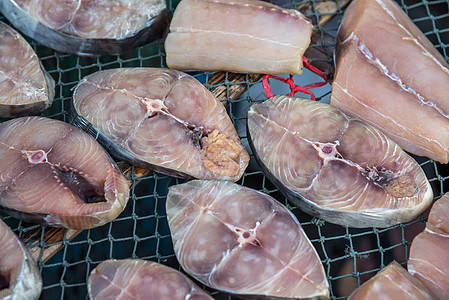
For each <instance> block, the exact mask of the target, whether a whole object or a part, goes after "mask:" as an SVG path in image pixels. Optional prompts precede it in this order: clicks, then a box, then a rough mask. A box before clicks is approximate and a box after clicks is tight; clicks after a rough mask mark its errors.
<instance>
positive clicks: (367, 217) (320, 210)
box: [247, 96, 433, 227]
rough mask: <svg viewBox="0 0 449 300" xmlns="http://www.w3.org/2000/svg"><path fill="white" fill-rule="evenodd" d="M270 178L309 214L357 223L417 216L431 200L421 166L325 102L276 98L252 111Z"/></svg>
mask: <svg viewBox="0 0 449 300" xmlns="http://www.w3.org/2000/svg"><path fill="white" fill-rule="evenodd" d="M247 128H248V140H249V142H250V146H251V149H252V150H253V153H254V156H255V158H256V160H257V161H258V162H259V164H260V166H261V167H262V170H263V171H264V173H265V174H266V176H267V177H268V178H269V179H270V180H271V181H272V182H273V183H274V184H275V185H276V186H277V187H278V188H279V189H280V190H281V191H282V192H283V193H284V195H285V196H286V197H287V198H288V199H289V200H290V201H292V202H293V203H294V204H295V205H297V206H298V207H299V208H301V209H302V210H303V211H305V212H307V213H309V214H311V215H313V216H315V217H319V218H321V219H323V220H325V221H328V222H330V223H336V224H339V225H342V226H350V227H388V226H391V225H394V224H397V223H401V222H407V221H410V220H413V219H414V218H415V217H417V216H418V215H419V214H421V213H422V212H423V211H424V210H425V209H426V208H427V207H428V206H429V205H430V204H431V202H432V200H433V192H432V189H431V187H430V184H429V182H428V180H427V178H426V176H425V174H424V172H423V170H422V169H421V167H420V166H419V164H418V163H417V162H416V161H415V160H414V159H413V158H412V157H410V156H409V155H407V154H406V153H405V152H404V151H403V150H402V149H401V148H400V147H399V146H398V145H397V144H396V143H394V142H393V141H391V140H390V139H389V138H387V137H386V136H385V135H384V134H383V133H382V132H380V131H378V130H377V129H375V128H374V127H372V126H370V125H368V124H366V123H364V122H362V121H360V120H358V119H356V118H353V117H350V116H347V115H345V114H344V113H343V112H341V111H340V110H338V109H337V108H335V107H332V106H330V105H328V104H325V103H320V102H316V101H311V100H307V99H301V98H296V97H286V96H276V97H273V98H270V99H268V100H266V101H265V102H263V103H259V104H254V105H252V106H251V108H250V110H249V112H248V122H247Z"/></svg>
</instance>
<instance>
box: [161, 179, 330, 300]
mask: <svg viewBox="0 0 449 300" xmlns="http://www.w3.org/2000/svg"><path fill="white" fill-rule="evenodd" d="M167 218H168V222H169V226H170V230H171V234H172V238H173V246H174V250H175V254H176V257H177V258H178V260H179V262H180V264H181V266H182V268H183V269H184V270H185V271H186V272H187V273H189V274H190V275H191V276H193V277H195V278H196V279H198V280H199V281H200V282H202V283H204V284H206V285H208V286H211V287H213V288H215V289H218V290H222V291H225V292H228V293H231V294H237V295H240V296H242V297H244V296H245V297H249V296H254V297H255V298H257V299H259V298H264V297H267V298H269V299H293V298H295V299H296V298H301V299H303V298H313V299H319V298H322V299H328V298H329V287H328V282H327V279H326V275H325V273H324V269H323V265H322V264H321V261H320V258H319V256H318V254H317V253H316V251H315V249H314V248H313V246H312V244H311V243H310V241H309V239H308V238H307V236H306V235H305V233H304V232H303V230H302V228H301V225H300V224H299V222H298V220H297V219H296V217H295V216H294V215H293V214H292V213H291V212H290V211H289V210H288V209H286V208H285V207H284V206H282V205H281V204H280V203H279V202H277V201H276V200H275V199H273V198H272V197H270V196H268V195H266V194H264V193H261V192H258V191H255V190H252V189H249V188H246V187H243V186H240V185H237V184H235V183H232V182H229V181H218V180H211V181H205V180H203V181H200V180H194V181H190V182H187V183H184V184H180V185H176V186H172V187H170V189H169V192H168V195H167Z"/></svg>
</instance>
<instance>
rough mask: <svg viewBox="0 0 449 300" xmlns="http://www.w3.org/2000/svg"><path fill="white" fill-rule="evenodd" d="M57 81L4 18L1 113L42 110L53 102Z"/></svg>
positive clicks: (0, 60) (1, 30)
mask: <svg viewBox="0 0 449 300" xmlns="http://www.w3.org/2000/svg"><path fill="white" fill-rule="evenodd" d="M54 96H55V81H54V80H53V78H51V76H50V74H48V73H47V71H45V69H44V67H43V66H42V65H41V63H40V61H39V58H38V57H37V55H36V53H34V51H33V48H31V46H30V45H29V44H28V43H27V41H26V40H25V39H24V38H23V37H22V36H21V35H20V34H19V33H18V32H17V31H15V30H14V29H12V28H11V27H9V26H8V25H6V24H5V23H3V22H0V117H2V118H11V117H17V116H23V115H32V114H39V113H41V112H42V111H44V110H45V109H47V108H48V107H50V106H51V104H52V103H53V98H54Z"/></svg>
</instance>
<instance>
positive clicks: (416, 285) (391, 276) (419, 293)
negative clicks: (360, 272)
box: [348, 261, 438, 300]
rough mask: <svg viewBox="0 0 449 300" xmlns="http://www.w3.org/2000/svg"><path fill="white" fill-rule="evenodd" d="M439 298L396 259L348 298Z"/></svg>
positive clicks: (412, 299)
mask: <svg viewBox="0 0 449 300" xmlns="http://www.w3.org/2000/svg"><path fill="white" fill-rule="evenodd" d="M377 299H384V300H399V299H408V300H437V299H438V298H437V297H435V295H433V294H432V293H431V292H430V291H429V290H428V289H427V288H426V287H425V286H424V284H423V283H422V282H421V281H419V280H418V279H416V278H415V277H413V276H412V275H411V274H410V273H409V272H407V270H406V269H404V268H403V267H402V266H401V265H400V264H398V263H397V262H396V261H393V262H391V263H390V264H389V265H388V266H386V267H385V268H383V269H382V270H380V271H379V272H378V273H377V274H376V275H375V276H374V277H372V278H370V279H369V280H368V281H366V282H365V283H363V284H362V285H361V286H360V287H358V288H357V289H355V290H354V292H352V294H351V295H349V297H348V300H377Z"/></svg>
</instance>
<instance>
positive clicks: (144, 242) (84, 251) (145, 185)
mask: <svg viewBox="0 0 449 300" xmlns="http://www.w3.org/2000/svg"><path fill="white" fill-rule="evenodd" d="M273 2H275V3H276V4H279V5H281V6H284V7H289V8H291V7H300V8H303V9H304V8H307V9H305V10H304V12H305V15H306V16H307V17H309V18H310V19H312V20H313V21H314V23H315V24H319V23H320V21H323V19H330V22H329V23H328V24H327V25H317V26H316V27H315V29H314V31H317V32H318V35H317V36H318V38H317V39H316V40H315V41H313V42H312V44H311V46H310V48H317V49H321V52H322V55H321V56H320V57H318V58H315V62H316V61H319V62H320V63H321V64H322V66H325V67H324V69H327V70H331V69H332V64H333V61H332V57H333V49H334V46H335V45H334V42H333V38H332V37H334V36H335V35H336V32H337V29H338V25H339V22H340V20H341V16H342V14H343V9H342V6H344V4H345V3H346V2H348V1H345V0H343V1H318V0H313V1H290V0H288V1H287V0H279V1H273ZM167 3H168V7H169V9H170V13H171V14H172V13H173V11H174V8H175V6H176V3H177V2H175V1H171V0H168V2H167ZM398 3H399V4H400V5H401V6H402V7H403V8H404V10H405V11H406V12H407V14H409V15H410V17H411V18H412V20H413V21H414V22H415V23H416V24H417V25H418V26H419V27H420V29H421V30H422V31H423V32H424V33H425V34H426V35H427V36H428V37H429V39H430V40H431V41H432V43H433V44H434V45H435V47H436V48H437V49H438V50H439V51H440V52H441V53H442V54H443V56H444V57H445V58H446V60H448V61H449V50H448V47H449V12H448V2H447V0H431V1H415V0H398ZM329 9H332V10H333V11H335V12H332V13H329V12H328V11H329ZM0 19H1V20H4V17H3V16H1V17H0ZM28 40H29V41H30V43H31V44H32V46H33V47H34V49H35V50H36V52H37V53H38V55H39V57H40V59H41V61H42V63H43V65H44V67H45V68H46V69H47V70H48V71H49V72H50V74H51V76H52V77H53V78H54V79H55V81H56V97H55V102H54V105H53V107H52V108H51V109H50V110H48V111H46V112H45V113H44V114H43V115H44V116H48V117H52V118H58V119H61V120H65V121H66V120H67V107H68V104H69V101H70V99H71V96H72V90H71V89H72V88H73V87H74V86H75V85H76V84H77V83H78V81H79V80H80V79H81V78H83V77H84V76H86V75H88V74H90V73H93V72H96V71H99V70H102V69H108V68H116V67H141V66H152V67H165V54H164V47H163V41H158V42H154V43H152V44H150V45H147V46H145V47H142V48H139V49H134V50H132V51H129V52H127V53H125V54H122V55H115V56H102V57H98V58H88V57H78V56H75V55H68V54H63V53H59V52H55V51H53V50H50V49H48V48H46V47H43V46H40V45H38V44H37V43H36V42H34V41H32V40H30V39H28ZM312 61H313V59H312ZM411 63H413V62H411ZM190 74H191V75H193V76H195V77H196V78H197V79H198V80H199V81H201V82H203V83H204V84H205V86H206V87H207V88H208V89H211V90H213V89H214V88H216V87H217V86H224V87H226V95H227V98H226V99H224V100H225V101H227V102H229V106H228V113H229V115H230V116H231V119H232V121H233V122H234V124H235V126H236V128H237V131H238V133H239V135H240V137H241V139H242V142H243V144H245V145H247V144H248V142H247V138H246V130H245V121H246V112H247V110H248V108H249V106H250V105H251V104H252V103H254V102H260V101H263V100H265V99H264V97H265V94H264V93H263V92H262V89H261V81H260V79H259V80H258V81H256V82H252V81H251V80H249V78H248V76H246V77H245V78H243V79H242V80H241V81H239V82H233V81H232V80H229V78H228V74H226V77H225V81H224V82H223V83H218V84H217V83H211V78H212V77H213V76H214V73H213V72H194V73H190ZM295 80H296V84H300V85H304V84H308V83H311V82H316V81H320V78H319V77H317V76H314V75H313V74H311V73H310V72H307V71H305V73H304V75H302V76H300V77H299V78H296V79H295ZM236 84H243V85H245V86H246V87H247V88H248V89H247V91H245V92H244V93H243V94H242V95H241V96H240V97H239V98H238V99H236V100H232V99H229V90H230V88H231V87H232V86H233V85H236ZM285 88H286V87H283V86H281V85H279V86H275V85H274V84H273V85H272V89H273V93H274V94H285V93H287V92H288V91H287V90H285ZM314 92H315V95H316V96H317V98H318V100H321V101H328V99H329V95H330V85H326V86H325V87H322V88H319V89H316V90H315V91H314ZM298 95H299V94H298ZM299 96H300V95H299ZM416 159H417V160H418V162H419V163H420V164H421V166H422V167H423V169H424V171H425V172H426V175H427V177H428V178H429V180H430V182H431V185H432V187H433V189H434V194H435V198H439V197H440V196H441V195H442V194H443V193H444V192H446V191H448V190H449V187H448V182H449V181H448V179H449V170H448V167H447V166H445V165H441V164H439V163H436V162H433V161H431V160H428V159H425V158H419V157H417V158H416ZM120 164H122V163H121V162H119V165H120ZM131 174H132V173H131ZM129 179H130V180H131V181H132V186H131V197H130V201H129V203H128V206H127V208H126V209H125V211H124V212H123V213H122V214H121V215H120V216H119V218H117V219H116V220H115V221H114V222H112V223H109V224H107V225H104V226H102V227H100V228H96V229H92V230H85V231H83V232H81V233H79V234H78V235H76V236H75V237H74V238H73V234H72V232H71V231H68V232H66V233H65V235H64V236H63V238H62V239H60V238H58V235H57V230H55V229H54V228H50V227H42V226H40V225H33V224H28V223H24V222H20V221H17V220H15V219H13V218H11V217H8V216H4V217H3V219H4V220H5V221H6V222H7V223H8V224H10V225H11V227H12V228H14V229H15V231H16V232H17V233H18V234H19V235H20V236H21V237H23V238H27V239H29V240H31V242H30V244H29V245H30V248H31V249H39V248H38V247H41V248H42V249H43V251H42V252H40V253H39V254H38V257H39V262H38V264H39V267H40V270H41V272H42V277H43V280H44V290H43V293H42V297H41V298H42V299H85V298H87V291H86V281H87V277H88V275H89V273H90V272H91V270H92V269H93V268H94V267H95V266H96V265H97V264H98V263H100V262H102V261H103V260H105V259H109V258H116V259H121V258H144V259H149V260H153V261H157V262H162V263H164V264H166V265H168V266H172V267H176V268H179V265H178V263H177V260H176V258H175V256H174V254H173V249H172V242H171V237H170V232H169V228H168V224H167V220H166V217H165V199H166V196H167V189H168V187H169V186H171V185H173V184H177V183H181V182H183V180H179V179H175V178H172V177H168V176H165V175H161V174H158V173H150V174H149V175H146V176H145V177H142V178H140V177H136V176H134V175H130V177H129ZM239 183H240V184H242V185H245V186H248V187H251V188H254V189H257V190H260V191H263V192H265V193H268V194H270V195H271V196H273V197H275V198H276V199H278V200H279V201H281V202H282V203H283V204H285V205H287V207H288V208H289V209H291V210H292V211H293V213H294V214H295V215H296V216H297V217H298V219H299V220H300V222H301V224H302V226H303V228H304V230H305V232H306V233H307V235H308V236H309V238H310V239H311V240H312V243H313V245H314V246H315V248H316V249H317V251H318V253H319V255H320V257H321V259H322V261H323V265H324V268H325V270H326V273H327V276H328V279H329V282H330V286H331V296H332V298H333V299H342V298H346V297H345V296H347V295H348V294H349V293H350V292H351V291H352V290H353V289H354V288H355V287H356V286H357V285H358V284H360V282H363V281H364V280H366V279H367V278H369V277H370V276H372V275H373V274H375V273H376V272H377V271H378V270H379V269H381V268H382V267H384V266H385V265H387V264H388V263H389V262H390V261H392V260H393V259H395V260H397V261H398V262H400V263H402V264H404V263H405V262H406V260H407V257H408V254H409V247H410V243H411V241H412V239H413V237H414V236H415V235H416V234H417V233H418V232H420V231H421V230H422V229H423V228H424V225H425V218H424V216H421V217H420V218H418V219H417V220H415V221H413V222H410V223H407V224H400V225H397V226H393V227H390V228H386V229H377V228H369V229H355V228H344V227H341V226H337V225H333V224H330V223H325V222H323V221H321V220H319V219H316V218H313V217H311V216H309V215H307V214H305V213H303V212H301V211H300V210H299V209H297V208H296V207H293V206H291V204H290V203H289V202H287V201H286V199H285V198H284V197H283V196H282V194H281V193H280V192H279V191H278V190H277V189H276V188H275V187H274V186H273V185H272V184H271V183H270V182H269V180H268V179H267V178H266V177H265V176H264V175H263V173H262V172H261V171H260V169H259V167H258V166H257V164H256V163H255V161H254V159H252V160H251V162H250V165H249V167H248V169H247V171H246V172H245V174H244V176H243V178H242V179H241V180H240V181H239ZM53 235H54V238H52V239H48V237H49V236H50V237H52V236H53ZM30 237H32V238H31V239H30ZM44 237H45V238H44ZM57 248H61V249H60V250H59V251H57V252H56V254H54V255H53V256H52V254H53V252H54V251H55V250H54V249H57ZM49 253H50V254H49ZM47 255H48V256H52V257H51V258H50V259H48V260H47ZM206 289H207V288H206ZM207 290H208V291H210V292H211V293H212V295H213V296H214V297H215V298H217V299H229V298H230V297H229V296H227V295H225V294H222V293H217V292H213V291H212V290H210V289H207Z"/></svg>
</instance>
